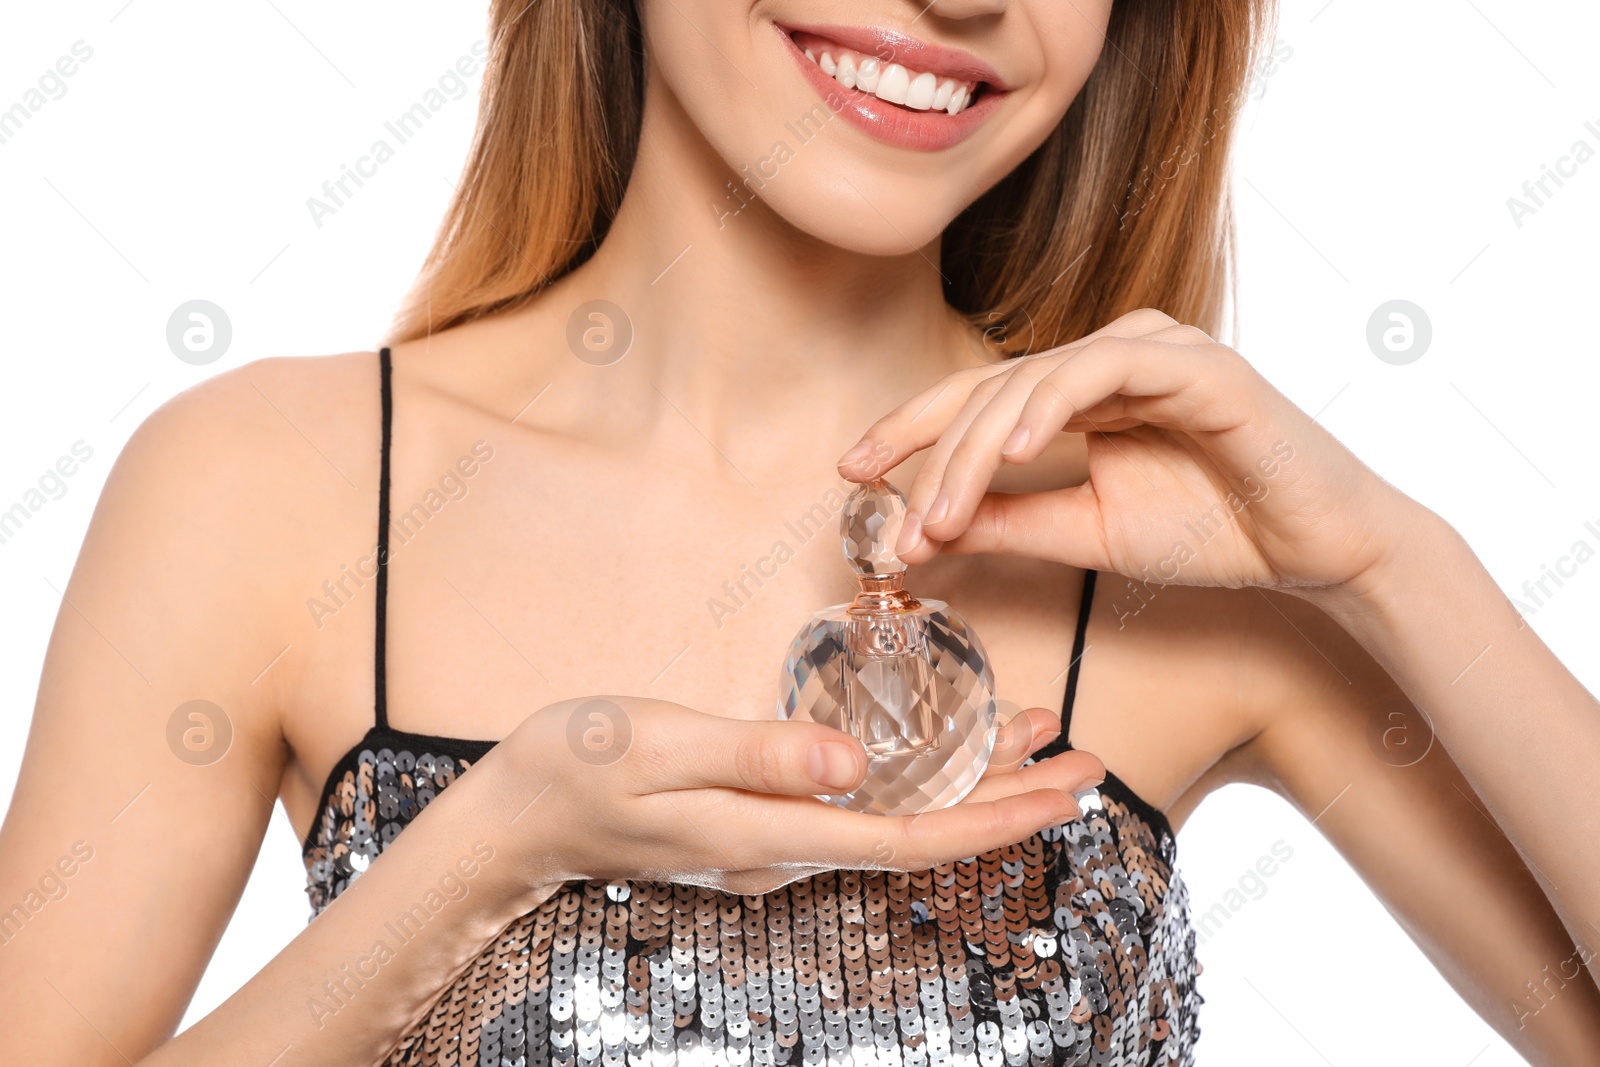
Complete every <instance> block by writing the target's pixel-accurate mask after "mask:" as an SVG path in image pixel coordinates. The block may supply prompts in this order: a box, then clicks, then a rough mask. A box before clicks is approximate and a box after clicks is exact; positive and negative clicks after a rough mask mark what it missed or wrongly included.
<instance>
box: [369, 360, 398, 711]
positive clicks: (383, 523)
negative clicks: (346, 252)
mask: <svg viewBox="0 0 1600 1067" xmlns="http://www.w3.org/2000/svg"><path fill="white" fill-rule="evenodd" d="M378 376H379V378H380V380H381V382H382V394H383V445H382V452H381V457H380V459H379V471H378V590H377V596H378V617H377V636H376V638H375V640H374V641H373V643H372V645H373V668H372V670H373V681H372V691H373V694H374V698H373V720H374V723H375V725H376V726H377V728H378V729H380V730H384V729H388V726H389V701H388V693H387V692H386V689H387V686H386V684H385V683H386V681H387V678H386V676H387V674H388V671H387V669H386V664H385V663H384V644H385V640H384V639H385V636H386V631H387V629H388V627H387V626H386V625H385V620H384V614H385V609H386V607H387V601H388V594H389V433H390V424H391V423H392V421H393V419H394V396H393V393H392V391H391V389H390V386H389V350H388V349H387V348H384V349H382V350H380V351H379V352H378Z"/></svg>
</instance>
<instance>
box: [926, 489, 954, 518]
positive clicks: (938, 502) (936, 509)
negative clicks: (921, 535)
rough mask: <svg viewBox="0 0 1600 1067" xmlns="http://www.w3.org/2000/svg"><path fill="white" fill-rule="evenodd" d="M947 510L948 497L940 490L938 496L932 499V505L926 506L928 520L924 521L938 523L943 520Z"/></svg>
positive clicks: (948, 505)
mask: <svg viewBox="0 0 1600 1067" xmlns="http://www.w3.org/2000/svg"><path fill="white" fill-rule="evenodd" d="M949 510H950V495H949V494H948V493H946V492H945V491H944V490H942V489H941V490H940V491H939V495H938V496H936V497H934V498H933V503H932V504H930V505H928V518H927V519H926V521H927V522H940V521H942V520H943V519H944V516H945V513H946V512H948V511H949Z"/></svg>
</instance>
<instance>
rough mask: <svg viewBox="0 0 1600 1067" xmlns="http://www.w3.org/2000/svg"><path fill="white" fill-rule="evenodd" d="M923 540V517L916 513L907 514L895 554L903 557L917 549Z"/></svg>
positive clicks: (895, 546)
mask: <svg viewBox="0 0 1600 1067" xmlns="http://www.w3.org/2000/svg"><path fill="white" fill-rule="evenodd" d="M921 540H922V516H921V515H918V514H917V513H916V512H915V511H908V512H906V521H905V522H903V523H902V524H901V525H900V536H899V537H897V538H896V539H895V542H894V554H895V555H897V556H903V555H905V554H906V553H907V552H910V551H911V550H912V549H913V548H916V547H917V543H918V542H920V541H921Z"/></svg>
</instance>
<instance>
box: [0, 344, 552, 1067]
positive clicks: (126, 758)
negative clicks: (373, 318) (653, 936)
mask: <svg viewBox="0 0 1600 1067" xmlns="http://www.w3.org/2000/svg"><path fill="white" fill-rule="evenodd" d="M360 369H361V372H362V373H361V383H360V384H362V385H363V386H371V385H372V374H371V368H370V366H363V367H361V368H360ZM284 370H285V367H284V365H283V364H281V363H279V362H276V361H264V362H262V363H256V364H251V365H247V366H245V367H242V368H239V369H238V370H235V371H231V372H228V373H226V374H223V375H220V376H218V377H216V378H213V379H211V380H210V381H208V382H206V383H204V384H203V385H200V386H197V387H195V388H193V389H190V390H189V391H187V392H185V393H184V394H182V395H180V396H179V397H177V398H175V399H174V400H172V401H170V402H169V403H168V404H166V405H164V406H163V407H162V408H161V409H160V410H159V411H158V412H157V413H155V414H154V415H152V416H151V417H150V418H149V419H148V420H147V421H146V422H145V423H144V424H143V425H142V426H141V427H140V428H139V430H138V431H137V432H136V433H135V435H134V436H133V438H132V439H131V440H130V442H129V443H128V445H127V447H126V448H125V449H124V451H123V453H122V454H121V456H120V457H119V458H118V460H117V463H116V465H115V467H114V468H113V471H112V473H111V475H110V480H109V481H108V483H107V485H106V487H105V490H104V492H103V494H102V496H101V499H100V501H99V503H98V505H97V507H96V511H95V515H94V519H93V521H92V523H91V525H90V528H89V531H88V534H87V537H86V539H85V542H84V545H83V548H82V550H81V552H80V555H79V557H78V561H77V565H76V567H75V569H74V571H73V573H72V576H71V580H70V581H69V582H67V583H66V586H65V597H64V599H63V602H62V605H61V608H60V611H59V614H58V617H57V621H56V625H55V629H54V632H53V634H52V636H51V641H50V644H49V649H48V652H47V655H46V660H45V665H44V670H43V675H42V678H41V682H40V687H39V693H38V699H37V705H36V708H35V712H34V718H33V724H32V728H31V731H30V734H29V738H28V745H27V749H26V751H25V753H24V756H23V760H22V768H21V775H20V777H19V780H18V783H17V786H16V790H15V793H14V795H13V797H12V801H11V805H10V808H9V810H8V812H7V817H6V821H5V823H4V826H3V828H0V1004H4V1005H5V1008H4V1011H3V1015H4V1018H5V1025H4V1026H3V1027H0V1062H5V1063H44V1062H49V1063H73V1064H82V1065H90V1064H126V1063H129V1062H140V1061H141V1060H142V1059H143V1058H144V1057H146V1056H150V1062H153V1063H169V1062H179V1061H180V1060H181V1061H182V1062H184V1063H194V1064H199V1063H218V1064H223V1063H226V1064H263V1065H265V1064H267V1063H273V1062H276V1063H279V1064H288V1063H290V1062H296V1063H329V1064H333V1063H337V1064H341V1065H344V1064H351V1063H362V1062H369V1061H371V1060H373V1059H374V1058H375V1057H377V1056H378V1055H379V1054H381V1053H382V1052H383V1051H384V1050H385V1049H386V1048H387V1047H388V1043H389V1042H392V1040H393V1037H394V1035H395V1034H396V1033H398V1032H399V1030H400V1029H401V1026H402V1025H403V1024H404V1023H405V1022H407V1021H408V1020H409V1019H410V1018H412V1017H414V1016H416V1015H419V1014H421V1013H422V1012H423V1011H424V1009H425V1008H426V1007H428V1006H429V1005H430V1003H431V999H432V997H433V995H434V994H435V993H436V991H438V990H440V989H441V988H443V987H444V986H445V985H446V984H447V983H448V981H449V980H450V978H451V977H452V974H453V973H454V971H456V970H457V969H459V967H460V966H461V965H462V964H463V963H465V962H466V961H467V960H468V959H469V958H470V957H471V956H472V955H473V954H475V953H476V952H477V951H478V950H479V949H480V948H481V947H482V946H483V945H484V944H485V943H486V941H487V940H489V939H490V938H492V937H493V935H494V934H495V932H496V931H497V930H499V929H500V928H501V927H503V926H504V925H505V924H506V923H507V922H508V921H510V919H511V918H513V917H514V916H515V915H517V914H520V912H521V910H522V909H523V908H524V907H525V906H526V905H527V904H528V902H529V898H528V897H527V895H526V894H527V893H528V892H529V888H527V887H523V888H520V889H517V890H516V891H515V892H512V891H510V890H509V889H508V888H507V884H508V883H510V882H512V881H514V879H512V878H510V877H508V876H509V875H510V872H509V871H505V870H503V869H504V868H509V867H511V866H512V864H513V861H511V860H509V859H502V860H501V861H500V862H499V863H498V864H497V863H496V862H495V860H493V859H490V860H488V861H484V859H483V857H482V855H480V854H479V853H475V852H474V851H473V845H474V842H475V841H476V840H477V836H478V835H477V834H475V833H474V832H473V831H472V830H471V829H470V828H469V826H468V822H467V820H465V819H464V818H463V817H462V814H461V813H462V811H464V810H466V809H467V808H468V807H469V806H470V805H471V804H472V803H473V802H474V799H473V789H474V786H473V784H472V776H471V775H467V776H463V778H462V780H461V782H460V783H458V784H457V785H456V786H455V787H453V788H452V789H450V790H449V792H448V793H447V794H441V795H440V797H439V798H438V800H436V801H435V802H434V803H433V804H430V805H429V807H428V809H427V810H426V811H425V812H423V813H422V814H421V815H420V816H419V818H418V819H417V820H416V823H415V824H413V825H412V826H411V827H410V828H409V829H408V830H407V831H406V833H405V835H404V838H403V840H401V841H398V842H397V843H396V845H395V847H394V848H392V849H391V850H389V851H388V852H385V853H384V854H383V856H382V857H381V858H380V859H378V860H377V861H376V862H375V863H374V864H373V865H372V867H371V868H370V869H369V870H368V871H367V872H366V873H365V874H364V875H363V876H362V877H361V878H360V880H359V881H358V882H357V883H356V885H355V886H354V887H352V889H351V890H350V891H349V892H347V893H346V894H344V895H342V896H341V897H340V898H339V899H338V900H337V901H336V902H335V903H334V904H333V905H332V906H330V907H329V908H328V909H327V911H326V912H325V913H324V914H323V915H321V916H320V917H319V918H318V919H317V921H316V922H315V923H313V924H311V925H310V926H309V927H308V929H306V930H305V931H304V932H303V933H301V934H300V935H299V936H298V937H297V938H296V939H295V940H294V941H293V942H292V943H291V944H290V945H289V946H288V947H286V948H285V949H284V950H283V952H282V953H280V954H279V955H278V956H277V958H276V959H275V960H273V961H272V963H271V964H270V965H269V966H268V967H267V968H266V969H265V970H264V971H262V973H261V974H259V975H257V976H255V977H254V978H252V979H251V980H250V981H249V982H248V983H247V984H246V985H245V986H244V987H243V988H242V989H241V990H239V992H238V993H236V994H235V995H234V996H233V997H232V998H231V999H230V1000H228V1001H227V1003H226V1004H224V1005H223V1006H222V1007H220V1008H218V1009H217V1010H216V1011H215V1012H213V1013H212V1014H211V1015H209V1016H207V1017H206V1019H204V1020H203V1021H202V1022H200V1023H199V1024H198V1025H196V1026H195V1027H194V1028H193V1029H191V1030H190V1031H188V1032H187V1033H185V1034H184V1035H183V1036H182V1037H181V1038H179V1039H178V1040H177V1041H175V1042H172V1043H171V1044H169V1045H166V1046H162V1042H164V1041H166V1040H167V1039H168V1038H169V1037H170V1036H171V1035H172V1033H173V1031H174V1030H175V1029H176V1028H177V1026H178V1023H179V1021H180V1019H181V1018H182V1015H183V1012H184V1009H185V1007H186V1005H187V1004H188V1003H189V1000H190V998H191V997H192V995H193V992H194V989H195V987H196V984H197V983H198V981H199V979H200V976H201V974H202V972H203V971H204V969H205V966H206V963H207V961H208V959H209V958H210V956H211V954H212V952H213V950H214V949H215V947H216V944H217V942H218V939H219V938H220V937H221V935H222V932H223V929H224V927H225V926H226V924H227V922H228V919H229V916H230V915H231V914H232V912H233V909H234V906H235V905H236V903H237V901H238V899H239V895H240V893H241V892H242V890H243V887H244V884H245V881H246V879H247V878H248V876H249V873H250V870H251V867H252V864H253V862H254V860H255V858H256V854H257V851H258V849H259V847H260V844H261V840H262V835H263V832H264V830H265V827H266V825H267V821H268V818H269V816H270V814H271V811H272V805H273V798H274V797H275V795H276V793H277V788H278V782H279V778H280V776H281V774H282V773H283V770H284V766H285V762H286V755H287V753H286V746H285V744H284V742H283V739H282V736H281V734H280V731H279V720H278V708H279V707H280V706H281V703H280V701H281V698H282V695H283V692H284V690H285V689H286V688H287V685H288V683H287V682H285V681H284V679H283V676H282V675H281V674H280V673H279V672H280V671H281V670H282V669H283V668H284V667H285V666H286V665H289V664H292V663H293V662H295V660H296V657H295V656H294V655H293V654H290V655H287V656H285V657H283V659H282V660H280V661H279V662H278V664H277V666H276V668H274V670H272V671H267V670H266V668H267V667H268V665H269V664H272V663H273V661H274V658H275V657H276V656H277V655H278V654H279V653H280V651H282V649H283V645H284V644H285V643H286V642H287V641H289V640H290V637H288V636H285V635H293V634H295V633H296V631H294V630H292V629H291V627H290V625H289V623H288V622H287V621H286V619H287V613H289V612H294V611H298V610H303V609H302V607H301V605H300V603H299V598H297V597H296V596H294V595H290V594H288V593H286V592H285V591H286V590H290V591H292V590H295V589H299V588H302V586H303V584H304V583H303V581H291V580H286V574H287V568H288V567H289V566H290V564H291V561H292V560H293V559H294V558H295V557H296V554H297V553H298V552H299V547H298V543H297V540H296V537H297V533H296V530H297V528H299V527H304V526H305V525H306V516H307V515H308V514H316V513H317V511H318V509H325V508H326V507H328V506H329V504H330V501H337V500H339V499H341V494H342V499H344V500H345V501H346V502H347V504H346V506H354V504H353V503H349V501H351V499H352V498H357V497H359V499H360V501H361V502H362V503H363V504H364V503H365V501H366V500H369V499H371V495H370V494H356V493H353V492H352V491H351V489H350V487H349V485H348V484H346V483H345V482H344V481H343V480H342V479H341V478H340V476H339V474H338V473H337V472H336V471H334V470H333V469H331V468H330V466H329V462H336V463H337V464H339V465H341V466H343V467H344V468H345V469H346V470H348V471H350V473H351V477H352V478H354V479H356V480H360V479H361V478H362V477H363V472H362V468H361V467H360V466H358V462H357V459H356V457H357V456H358V453H356V452H355V451H354V446H353V445H352V448H351V450H350V452H349V453H348V454H346V453H345V452H343V451H341V448H342V445H341V442H339V441H330V440H328V439H327V436H326V435H324V434H320V433H318V429H319V427H317V426H312V425H311V424H310V421H309V420H308V419H307V418H306V416H305V414H304V409H303V408H301V407H299V406H298V399H297V398H296V397H295V396H294V393H293V389H292V386H291V379H290V378H289V377H287V376H285V374H284V373H282V372H283V371H284ZM294 370H295V377H294V378H293V381H303V382H305V384H304V385H303V386H302V394H303V395H306V396H309V395H313V394H314V393H315V392H317V390H316V389H313V388H312V385H313V384H316V385H317V386H318V389H320V388H322V387H326V386H328V385H329V384H330V383H329V382H328V381H325V380H322V379H320V378H319V379H317V380H316V382H315V383H312V382H310V381H306V376H307V375H310V374H312V373H313V372H312V371H311V370H310V369H309V368H308V367H307V365H306V364H304V363H302V364H300V365H299V366H297V367H295V368H294ZM258 386H259V388H260V391H258V389H257V387H258ZM370 391H371V392H373V393H374V394H375V392H376V390H375V388H372V389H371V390H370ZM268 397H270V398H271V400H272V401H273V402H274V403H276V404H277V405H278V409H275V408H274V406H273V404H272V403H269V402H268V400H267V399H265V398H268ZM372 407H373V408H374V412H373V419H371V420H367V421H366V422H365V423H363V425H370V426H376V411H375V408H376V401H375V400H374V401H373V402H372ZM280 409H281V411H282V412H283V413H282V414H280ZM355 410H357V411H360V410H361V409H360V408H359V407H356V408H355ZM286 417H289V418H294V419H295V420H296V421H298V422H300V423H301V424H302V425H303V426H305V427H307V428H308V429H310V432H311V433H312V434H313V435H315V436H317V437H318V440H319V444H320V446H321V448H322V449H323V451H324V453H326V456H327V457H328V458H326V459H325V458H324V456H322V455H319V454H318V452H317V451H316V449H315V448H313V447H311V446H309V445H308V443H307V440H306V439H305V438H302V437H301V436H300V435H299V431H297V430H296V429H295V428H294V426H292V425H290V423H289V422H287V421H286ZM346 421H347V422H348V421H353V420H346ZM330 423H331V420H330ZM356 436H357V435H356V434H355V432H354V431H352V432H351V437H352V441H354V440H355V438H356ZM374 441H375V438H374V437H373V434H371V433H368V434H365V435H364V444H365V445H366V448H365V451H366V452H368V453H369V454H371V453H375V448H374V447H373V442H374ZM368 463H369V465H370V467H371V468H373V473H374V474H375V468H376V463H375V461H374V460H369V461H368ZM366 510H367V509H366V508H363V511H366ZM299 536H300V537H304V536H307V535H304V534H301V535H299ZM302 558H303V557H302ZM299 635H300V636H299V638H298V639H299V640H300V641H301V642H302V643H303V642H304V641H305V640H307V638H305V637H304V627H303V626H302V627H301V629H300V631H299ZM309 640H315V637H314V636H313V637H311V638H309ZM196 700H203V701H207V702H209V703H210V704H211V705H214V706H215V709H216V710H211V709H207V708H205V707H204V706H201V705H193V706H190V707H188V708H186V709H185V707H184V706H185V705H188V704H189V702H191V701H196ZM180 709H184V710H180ZM500 843H502V844H503V842H500ZM462 858H466V859H467V860H468V861H469V864H470V863H471V862H472V861H476V871H475V874H474V875H472V876H470V877H469V876H467V875H465V874H464V873H463V872H462V871H461V870H460V869H458V868H457V867H456V864H457V862H458V861H459V860H461V859H462ZM452 872H454V874H455V876H456V877H457V878H458V879H459V881H460V882H461V883H462V884H464V885H466V886H468V887H469V888H470V892H469V893H468V894H467V895H466V896H465V897H464V898H462V899H460V900H457V901H452V902H451V903H450V904H449V905H448V906H447V907H445V908H444V909H442V911H440V912H439V914H438V915H437V916H435V917H434V918H432V919H431V920H430V921H429V922H428V923H427V925H426V927H425V929H424V930H423V931H422V932H421V933H420V935H418V936H417V937H415V938H414V939H413V940H411V941H408V942H407V943H406V945H405V947H404V948H403V949H401V950H400V951H398V952H397V953H396V954H395V955H394V958H393V959H392V960H391V961H388V962H385V963H383V964H382V966H381V967H378V968H376V969H375V973H374V974H373V976H372V977H370V978H361V977H359V975H358V978H357V979H354V980H353V979H350V978H349V977H348V975H349V974H350V973H352V972H359V971H361V970H362V969H363V966H364V965H363V962H362V961H363V960H366V959H369V958H370V957H371V956H372V954H373V950H374V946H375V944H376V942H378V941H379V940H380V939H381V938H382V937H383V936H384V927H385V923H386V922H388V921H389V920H390V919H391V918H392V917H394V916H396V915H399V914H401V913H403V912H405V911H407V910H408V909H410V908H411V907H412V906H413V905H415V904H416V903H418V902H419V901H421V900H423V899H424V895H425V894H426V893H427V892H428V891H429V889H430V887H431V888H435V889H437V888H438V885H439V883H440V881H441V879H444V878H447V877H449V876H450V875H451V874H452ZM517 873H518V875H521V876H524V877H525V876H526V874H527V872H526V871H519V872H517ZM517 896H521V897H522V899H520V900H518V899H516V897H517ZM365 967H366V969H367V970H373V968H372V966H371V965H370V964H367V965H365ZM346 968H348V971H347V970H346ZM329 981H331V982H333V983H334V984H335V986H336V987H339V988H343V989H346V990H347V992H346V993H345V994H344V999H343V1006H342V1007H340V1008H339V1009H338V1010H337V1011H335V1012H332V1013H329V1012H328V1011H326V1010H318V1009H317V1008H316V1005H317V1004H318V1003H319V1002H320V1003H321V1004H323V1005H329V1004H338V1003H340V1002H339V1001H337V1000H335V998H334V997H333V996H330V994H329V992H328V989H327V986H326V985H325V983H326V982H329ZM357 981H364V982H365V984H364V985H357V984H356V982H357ZM348 990H354V992H353V993H351V992H349V991H348ZM286 1047H288V1048H289V1049H290V1050H291V1055H289V1056H285V1057H283V1058H282V1059H276V1060H275V1057H278V1056H279V1054H280V1053H281V1052H283V1051H284V1050H285V1048H286ZM152 1050H157V1051H155V1052H154V1054H153V1055H151V1054H152Z"/></svg>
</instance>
